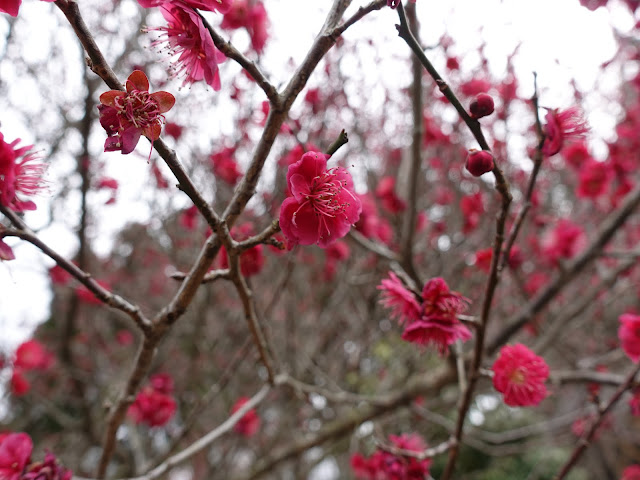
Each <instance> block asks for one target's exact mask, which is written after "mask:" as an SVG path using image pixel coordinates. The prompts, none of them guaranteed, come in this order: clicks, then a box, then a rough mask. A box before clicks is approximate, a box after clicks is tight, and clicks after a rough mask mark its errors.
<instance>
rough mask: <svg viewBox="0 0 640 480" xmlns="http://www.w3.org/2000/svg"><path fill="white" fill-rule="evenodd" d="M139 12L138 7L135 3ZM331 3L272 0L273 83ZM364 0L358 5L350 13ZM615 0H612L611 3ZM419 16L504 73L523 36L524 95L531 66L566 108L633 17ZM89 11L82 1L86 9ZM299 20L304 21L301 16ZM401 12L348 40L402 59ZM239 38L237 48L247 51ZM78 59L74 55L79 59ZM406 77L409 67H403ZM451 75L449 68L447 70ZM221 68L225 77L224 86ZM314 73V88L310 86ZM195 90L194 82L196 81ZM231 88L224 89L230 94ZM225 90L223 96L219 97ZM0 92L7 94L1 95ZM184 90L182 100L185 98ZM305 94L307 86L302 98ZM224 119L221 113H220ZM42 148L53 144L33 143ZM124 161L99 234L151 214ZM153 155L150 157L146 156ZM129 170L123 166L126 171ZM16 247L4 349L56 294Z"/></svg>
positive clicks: (481, 10)
mask: <svg viewBox="0 0 640 480" xmlns="http://www.w3.org/2000/svg"><path fill="white" fill-rule="evenodd" d="M123 1H130V2H132V8H136V4H134V3H133V0H123ZM329 3H330V2H328V1H324V0H323V1H320V0H316V1H312V0H304V1H301V0H267V1H266V6H267V9H268V12H269V17H270V20H271V24H272V27H271V31H272V32H277V36H275V35H274V40H273V41H272V42H271V43H270V44H269V47H268V49H267V51H266V52H265V55H264V57H263V59H262V63H263V64H264V65H266V66H267V68H268V71H269V72H270V73H271V74H272V75H273V81H274V83H276V84H279V85H281V84H282V82H284V81H286V80H287V78H288V75H290V72H291V68H290V67H289V68H287V62H288V60H289V57H291V58H293V59H294V61H295V64H296V65H297V64H299V62H300V60H301V59H302V58H303V57H304V55H305V53H306V52H307V49H308V47H309V46H310V44H311V42H312V41H313V38H314V37H315V35H316V33H317V31H318V29H319V28H320V26H321V25H322V23H323V20H324V15H323V12H326V8H327V5H328V4H329ZM366 3H367V2H366V1H354V5H353V6H352V7H351V9H350V10H349V11H350V12H352V11H355V9H356V8H357V7H358V6H360V5H363V4H366ZM610 3H613V2H610ZM418 7H419V16H420V20H421V23H422V38H423V41H424V43H425V44H427V45H434V44H435V43H436V42H437V40H438V39H439V38H440V36H441V35H442V34H443V33H444V32H445V28H446V32H447V33H448V34H449V35H450V36H451V37H453V38H454V39H455V41H456V45H455V51H456V52H458V53H459V54H460V58H461V60H462V62H463V66H464V65H465V63H467V62H473V61H474V60H473V55H468V56H466V57H465V55H464V54H465V52H469V51H471V50H475V49H476V48H477V47H478V45H479V39H480V35H479V29H480V27H482V38H484V39H485V41H486V45H487V46H486V52H487V55H488V56H489V58H490V60H491V62H492V66H493V68H494V69H495V71H496V72H497V73H499V72H500V71H501V70H502V69H503V67H504V60H505V58H506V56H507V55H508V54H510V53H511V52H513V50H514V49H515V47H516V46H517V44H518V42H520V43H521V48H520V51H519V55H518V57H517V61H516V64H515V65H516V68H517V73H518V74H519V76H520V79H521V88H522V90H521V92H520V93H521V94H523V95H530V94H531V83H529V84H527V81H526V79H527V78H531V72H532V71H534V70H535V71H536V72H538V82H539V87H540V92H541V103H542V104H543V105H546V106H552V107H566V106H568V104H569V102H570V101H571V98H572V91H571V89H570V87H569V80H570V79H571V78H572V77H575V78H577V79H578V86H579V87H580V88H581V89H583V90H585V91H588V90H590V89H592V88H593V87H594V85H595V82H596V79H597V78H598V72H599V68H600V65H601V64H602V63H603V62H604V61H606V60H608V59H610V57H611V56H612V55H613V53H614V51H615V48H616V45H615V42H614V39H613V36H612V34H611V29H610V27H609V22H610V21H613V23H614V24H615V25H616V26H617V28H619V29H621V30H622V31H628V30H629V29H630V28H631V27H632V24H631V23H630V22H631V21H630V20H629V18H630V17H629V16H628V15H619V13H620V12H621V9H622V8H623V7H621V6H619V5H613V8H612V10H611V12H610V11H608V10H605V9H599V10H598V11H596V12H589V11H588V10H587V9H585V8H582V7H581V6H580V5H579V3H578V0H538V1H535V2H523V1H516V0H502V1H500V0H482V1H478V0H456V1H449V2H439V1H434V0H418ZM81 8H82V6H81ZM43 12H44V13H47V14H49V13H50V14H51V15H60V13H59V12H58V11H56V10H55V8H54V7H53V6H52V5H49V4H46V3H42V2H38V1H30V0H25V2H24V3H23V6H22V9H21V11H20V16H21V17H22V18H24V19H26V20H27V21H28V22H29V24H30V28H33V31H40V29H44V28H46V27H47V25H49V24H50V23H51V22H48V21H47V16H46V15H43ZM302 19H304V20H303V21H302ZM395 23H397V14H396V12H395V11H392V10H390V9H386V8H385V9H383V10H382V11H379V12H375V13H373V14H372V15H370V18H368V19H367V20H366V21H365V22H362V23H361V24H357V25H355V26H353V27H352V28H351V29H350V30H349V31H348V32H347V35H346V36H347V38H348V39H356V38H358V37H360V36H361V35H363V34H367V35H369V36H371V37H374V36H375V37H376V38H384V39H385V41H384V45H385V46H386V47H387V48H388V52H382V54H383V55H385V54H386V55H396V56H397V55H400V54H401V55H405V54H407V48H406V45H404V43H403V42H402V41H401V40H400V39H399V38H398V37H397V35H396V32H395V28H394V26H393V25H394V24H395ZM6 28H7V23H6V16H3V15H0V52H1V51H3V50H4V45H3V43H2V42H3V38H4V34H5V32H6ZM34 42H35V43H34V45H31V46H29V45H25V47H24V48H25V54H27V53H28V52H29V51H31V52H33V54H34V55H36V54H37V48H36V49H34V46H37V39H34ZM242 42H243V40H242V38H240V40H238V46H239V47H240V48H241V49H242V46H243V45H242ZM73 60H77V59H73ZM363 63H364V64H365V65H367V67H366V68H371V69H377V70H380V69H382V70H383V71H384V72H385V76H388V82H389V85H393V84H395V83H396V82H397V81H398V80H397V78H396V75H398V72H397V69H395V68H388V67H387V65H376V64H375V63H374V62H373V60H372V58H367V57H366V55H364V56H363ZM401 73H402V74H403V78H406V72H401ZM443 73H444V72H443ZM225 81H226V79H225V78H224V73H223V75H222V83H223V84H225ZM313 83H314V79H313V78H311V80H310V84H311V85H313ZM194 88H195V87H194ZM222 92H224V89H223V91H222ZM222 92H221V93H222ZM1 94H2V93H0V95H1ZM186 94H188V91H186V92H184V91H183V92H177V93H176V96H177V97H178V99H179V97H180V95H186ZM303 95H304V92H303V94H302V96H303ZM589 107H590V106H589V105H587V110H588V113H589V119H590V121H591V123H592V125H593V126H594V128H595V129H598V130H599V131H600V132H602V135H604V136H605V137H606V136H607V135H609V134H610V132H611V130H612V129H613V126H614V122H615V117H614V116H612V115H610V114H608V113H607V112H602V111H599V110H598V109H597V105H591V107H593V108H592V109H589ZM218 118H221V120H219V121H221V122H224V117H223V116H221V115H219V114H218ZM0 123H1V124H2V132H3V133H4V135H5V139H6V140H8V141H12V140H13V139H14V138H16V137H21V138H23V139H24V140H25V143H33V138H30V137H29V131H28V128H27V127H26V126H24V125H19V124H16V123H15V122H12V119H11V118H8V117H7V116H6V115H5V113H3V112H0ZM36 148H46V146H42V145H40V146H39V145H36ZM139 148H141V149H143V150H145V152H148V150H147V149H148V144H147V143H146V142H144V141H143V142H140V147H139ZM130 157H132V158H127V159H126V162H125V161H123V159H122V158H121V156H120V155H119V154H117V153H111V154H104V155H103V156H102V157H101V160H102V161H105V162H106V164H107V166H108V169H107V172H106V173H107V174H109V175H111V176H113V177H115V178H117V179H118V180H119V181H120V183H121V187H120V191H119V192H118V198H119V201H118V205H116V206H115V207H110V208H113V210H112V213H113V214H112V215H109V218H112V219H120V220H119V221H117V222H107V223H105V224H104V225H103V226H102V227H101V228H102V230H101V231H100V235H99V236H102V237H105V238H108V237H109V233H110V232H111V233H113V232H115V231H117V230H118V229H119V228H120V227H121V226H122V225H123V224H124V223H126V222H128V221H133V220H144V218H145V216H146V215H147V213H146V212H147V209H146V203H144V202H141V201H140V199H139V196H140V188H139V185H140V178H146V177H147V176H148V166H147V165H146V162H145V161H144V160H142V159H141V158H139V157H138V158H136V156H134V155H132V156H130ZM145 157H146V153H145ZM124 169H126V171H124ZM37 201H38V204H39V205H40V207H39V208H40V209H41V211H46V199H45V198H39V199H37ZM26 221H27V222H28V223H29V224H30V225H31V226H33V227H38V226H40V225H41V224H42V222H43V221H44V215H43V214H42V213H39V212H34V213H28V214H27V215H26ZM41 237H42V238H43V239H44V240H45V241H46V242H48V243H49V244H50V245H51V246H53V247H54V248H56V249H58V250H59V251H60V252H62V253H64V254H65V255H67V256H70V255H71V254H72V253H73V251H74V248H75V246H76V241H75V238H74V236H73V234H72V233H71V232H69V231H68V230H67V229H66V228H63V227H61V226H57V225H56V226H52V227H49V228H46V229H44V230H43V231H42V233H41ZM8 243H10V244H12V245H14V246H15V248H14V251H15V254H16V257H17V259H16V260H14V261H12V262H0V292H1V294H0V349H2V348H3V346H4V348H7V347H8V346H11V345H14V346H15V344H16V343H17V342H19V341H21V340H23V339H25V338H26V337H28V336H29V334H30V330H31V329H32V328H33V327H32V326H34V325H36V324H38V323H40V322H42V321H43V320H45V319H46V318H47V315H48V305H49V302H50V293H49V288H48V277H47V276H46V269H47V268H48V267H50V266H51V265H53V262H52V261H51V260H49V259H45V258H44V257H43V255H41V254H40V253H39V252H37V251H36V250H35V248H33V247H31V246H29V245H26V244H20V245H17V242H15V241H13V240H9V241H8ZM109 245H110V242H109V241H107V242H103V243H102V244H101V246H100V248H99V250H101V251H102V252H103V253H104V252H105V251H106V250H107V249H108V246H109Z"/></svg>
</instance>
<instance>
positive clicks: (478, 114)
mask: <svg viewBox="0 0 640 480" xmlns="http://www.w3.org/2000/svg"><path fill="white" fill-rule="evenodd" d="M493 108H494V105H493V98H491V95H487V94H486V93H479V94H478V95H477V96H476V99H475V100H474V101H473V102H471V105H470V106H469V111H470V112H471V118H476V119H477V118H482V117H486V116H487V115H491V114H492V113H493Z"/></svg>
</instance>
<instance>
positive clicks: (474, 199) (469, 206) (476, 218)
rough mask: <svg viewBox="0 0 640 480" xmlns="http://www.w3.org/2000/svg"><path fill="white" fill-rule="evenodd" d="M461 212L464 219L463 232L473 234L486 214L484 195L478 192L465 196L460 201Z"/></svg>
mask: <svg viewBox="0 0 640 480" xmlns="http://www.w3.org/2000/svg"><path fill="white" fill-rule="evenodd" d="M460 210H461V211H462V216H463V218H464V224H463V226H462V232H463V233H469V232H472V231H473V230H475V229H476V228H477V227H478V225H479V224H480V219H481V218H482V214H483V213H484V203H483V201H482V193H481V192H477V193H474V194H472V195H465V196H464V197H462V198H461V199H460Z"/></svg>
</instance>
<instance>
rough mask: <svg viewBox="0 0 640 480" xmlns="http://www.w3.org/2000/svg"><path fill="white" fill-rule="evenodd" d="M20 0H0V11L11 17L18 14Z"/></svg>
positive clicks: (47, 0) (48, 0) (45, 0)
mask: <svg viewBox="0 0 640 480" xmlns="http://www.w3.org/2000/svg"><path fill="white" fill-rule="evenodd" d="M42 1H43V2H49V3H50V2H55V1H56V0H42ZM20 5H22V0H0V12H4V13H8V14H9V15H11V16H12V17H17V16H18V10H20Z"/></svg>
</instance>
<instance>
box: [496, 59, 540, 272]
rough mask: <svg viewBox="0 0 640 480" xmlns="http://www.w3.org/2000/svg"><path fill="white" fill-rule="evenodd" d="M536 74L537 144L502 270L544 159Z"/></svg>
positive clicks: (534, 92)
mask: <svg viewBox="0 0 640 480" xmlns="http://www.w3.org/2000/svg"><path fill="white" fill-rule="evenodd" d="M537 78H538V77H537V75H536V74H535V72H534V74H533V97H532V98H531V102H532V103H533V112H534V115H535V119H536V132H537V134H538V145H537V147H536V150H535V153H534V157H533V170H532V171H531V177H529V185H528V186H527V193H526V194H525V196H524V203H523V205H522V208H521V210H520V211H519V212H518V216H517V217H516V219H515V221H514V222H513V227H512V228H511V233H510V234H509V238H508V239H507V241H506V243H505V246H504V248H503V250H502V258H501V259H500V265H499V266H498V269H499V270H502V269H503V268H504V266H505V265H506V264H507V262H508V261H509V254H510V253H511V248H512V247H513V245H514V243H515V242H516V239H517V238H518V233H520V228H521V227H522V225H523V223H524V219H525V218H526V216H527V214H528V213H529V210H530V209H531V206H532V203H531V198H532V197H533V190H534V187H535V184H536V181H537V179H538V173H539V172H540V167H541V166H542V161H543V160H544V155H543V154H542V145H543V144H544V138H545V135H544V132H543V131H542V124H541V123H540V114H539V111H538V110H539V108H538V83H537Z"/></svg>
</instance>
